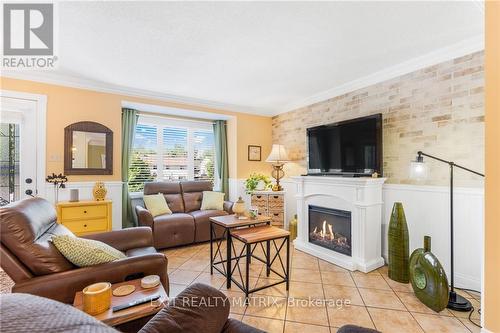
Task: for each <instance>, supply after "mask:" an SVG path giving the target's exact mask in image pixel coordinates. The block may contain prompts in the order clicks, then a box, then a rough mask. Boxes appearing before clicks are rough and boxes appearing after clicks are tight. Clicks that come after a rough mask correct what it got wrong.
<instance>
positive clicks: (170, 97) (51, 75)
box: [1, 71, 275, 116]
mask: <svg viewBox="0 0 500 333" xmlns="http://www.w3.org/2000/svg"><path fill="white" fill-rule="evenodd" d="M1 76H2V77H8V78H12V79H19V80H27V81H35V82H41V83H47V84H53V85H59V86H65V87H71V88H77V89H85V90H92V91H97V92H103V93H110V94H117V95H125V96H130V97H138V98H148V99H153V100H157V101H163V102H170V103H179V104H185V105H190V106H195V107H196V106H197V107H202V108H210V109H217V110H223V111H230V112H236V113H249V114H253V115H262V116H270V115H271V114H272V113H273V112H274V111H275V110H269V109H265V108H256V107H249V106H242V105H234V104H230V103H222V102H217V101H211V100H205V99H199V98H193V97H185V96H178V95H175V94H168V93H160V92H155V91H150V90H144V89H136V88H130V87H125V86H121V85H115V84H110V83H105V82H100V81H95V80H90V79H86V78H82V77H75V76H72V75H67V74H62V73H56V72H50V71H43V72H37V71H2V74H1Z"/></svg>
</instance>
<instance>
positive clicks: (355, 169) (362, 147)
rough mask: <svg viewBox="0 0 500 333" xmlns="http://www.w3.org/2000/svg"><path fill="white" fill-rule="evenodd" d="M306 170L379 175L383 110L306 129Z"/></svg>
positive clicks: (318, 172) (308, 171)
mask: <svg viewBox="0 0 500 333" xmlns="http://www.w3.org/2000/svg"><path fill="white" fill-rule="evenodd" d="M307 148H308V154H307V169H308V170H307V174H308V175H342V176H353V177H361V176H371V175H372V174H373V173H374V172H376V173H378V174H379V175H380V176H381V175H382V114H375V115H371V116H368V117H363V118H356V119H351V120H347V121H342V122H338V123H334V124H328V125H322V126H317V127H312V128H308V129H307Z"/></svg>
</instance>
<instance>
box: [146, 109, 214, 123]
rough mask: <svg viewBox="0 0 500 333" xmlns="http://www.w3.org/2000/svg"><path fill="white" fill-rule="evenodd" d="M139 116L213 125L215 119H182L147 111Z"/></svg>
mask: <svg viewBox="0 0 500 333" xmlns="http://www.w3.org/2000/svg"><path fill="white" fill-rule="evenodd" d="M138 113H139V116H141V115H143V116H147V117H155V118H167V119H178V120H185V121H191V122H196V123H205V124H206V123H211V124H213V123H214V121H215V120H216V119H204V118H192V117H182V116H175V115H170V114H163V113H156V112H148V111H139V112H138Z"/></svg>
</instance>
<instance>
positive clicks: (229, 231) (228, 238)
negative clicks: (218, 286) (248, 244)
mask: <svg viewBox="0 0 500 333" xmlns="http://www.w3.org/2000/svg"><path fill="white" fill-rule="evenodd" d="M226 231H227V232H226V237H227V241H226V246H227V250H226V259H227V271H226V272H227V277H226V278H227V279H226V288H228V289H229V288H231V252H232V251H231V247H232V244H231V242H232V240H231V229H230V228H227V230H226Z"/></svg>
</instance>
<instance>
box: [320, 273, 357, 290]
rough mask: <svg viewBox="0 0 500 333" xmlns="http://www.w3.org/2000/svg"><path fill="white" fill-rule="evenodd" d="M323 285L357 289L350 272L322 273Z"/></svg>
mask: <svg viewBox="0 0 500 333" xmlns="http://www.w3.org/2000/svg"><path fill="white" fill-rule="evenodd" d="M321 280H322V281H323V284H331V285H337V286H347V287H355V286H356V285H355V284H354V280H353V279H352V278H351V274H350V273H349V272H328V271H327V272H321Z"/></svg>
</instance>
